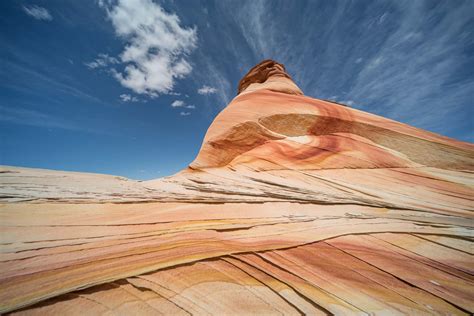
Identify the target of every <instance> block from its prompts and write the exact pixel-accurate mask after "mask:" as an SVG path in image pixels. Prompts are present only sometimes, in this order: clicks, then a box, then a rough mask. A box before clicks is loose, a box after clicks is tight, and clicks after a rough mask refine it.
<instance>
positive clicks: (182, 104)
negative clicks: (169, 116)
mask: <svg viewBox="0 0 474 316" xmlns="http://www.w3.org/2000/svg"><path fill="white" fill-rule="evenodd" d="M171 106H172V107H174V108H179V107H182V106H184V101H181V100H175V101H173V103H171Z"/></svg>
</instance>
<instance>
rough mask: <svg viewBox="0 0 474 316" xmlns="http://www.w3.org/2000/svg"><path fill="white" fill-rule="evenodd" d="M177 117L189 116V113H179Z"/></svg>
mask: <svg viewBox="0 0 474 316" xmlns="http://www.w3.org/2000/svg"><path fill="white" fill-rule="evenodd" d="M179 115H181V116H188V115H191V112H181V113H179Z"/></svg>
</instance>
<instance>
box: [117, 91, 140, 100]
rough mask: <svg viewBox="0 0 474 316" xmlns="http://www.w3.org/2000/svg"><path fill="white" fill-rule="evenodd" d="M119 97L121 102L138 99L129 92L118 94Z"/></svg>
mask: <svg viewBox="0 0 474 316" xmlns="http://www.w3.org/2000/svg"><path fill="white" fill-rule="evenodd" d="M120 99H121V100H122V101H123V102H138V101H139V100H138V98H137V97H133V96H131V95H130V94H125V93H124V94H121V95H120Z"/></svg>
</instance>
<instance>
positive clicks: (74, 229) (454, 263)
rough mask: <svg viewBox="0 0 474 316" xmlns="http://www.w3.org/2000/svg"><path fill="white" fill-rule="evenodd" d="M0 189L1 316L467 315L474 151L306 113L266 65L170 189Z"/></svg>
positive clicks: (127, 185) (369, 118)
mask: <svg viewBox="0 0 474 316" xmlns="http://www.w3.org/2000/svg"><path fill="white" fill-rule="evenodd" d="M0 177H1V180H0V181H1V184H2V186H1V188H0V196H1V197H2V201H3V202H2V205H1V209H0V216H1V217H0V224H1V258H0V311H1V312H3V313H5V312H12V313H13V314H38V315H40V314H41V315H44V314H46V315H48V314H57V315H83V314H84V313H87V314H89V315H95V314H107V315H115V314H127V315H129V314H145V315H146V314H153V315H155V314H173V315H174V314H178V315H181V314H182V315H185V314H186V315H189V314H199V315H200V314H214V315H222V314H245V315H247V314H258V315H261V314H280V315H281V314H289V315H293V314H298V315H301V314H308V315H331V314H335V315H344V314H346V315H353V314H404V315H415V314H439V315H447V314H454V315H465V314H472V312H474V303H473V302H474V299H473V298H474V297H473V293H474V276H473V274H474V260H473V250H472V249H473V248H472V247H473V243H472V242H473V235H472V229H473V226H474V223H473V216H472V214H473V213H472V211H473V196H474V194H473V193H474V190H473V187H474V146H473V145H472V144H468V143H464V142H460V141H456V140H453V139H449V138H446V137H442V136H439V135H436V134H433V133H429V132H426V131H423V130H420V129H417V128H414V127H411V126H408V125H405V124H401V123H399V122H395V121H391V120H388V119H385V118H382V117H379V116H375V115H372V114H369V113H365V112H362V111H358V110H355V109H351V108H348V107H345V106H341V105H338V104H335V103H331V102H327V101H323V100H318V99H313V98H309V97H306V96H304V95H303V94H302V92H301V90H300V89H299V88H298V87H297V86H296V85H295V84H294V83H293V81H292V80H291V77H290V76H289V75H288V74H287V73H286V71H285V68H284V67H283V65H281V64H278V63H276V62H274V61H269V60H267V61H264V62H262V63H261V64H259V65H257V66H255V67H254V68H252V69H251V70H250V71H249V73H248V74H247V75H246V76H245V77H244V78H243V79H242V80H241V82H240V84H239V94H238V95H237V96H236V97H235V99H234V100H233V101H232V102H231V103H230V104H229V105H228V106H227V108H226V109H224V110H223V111H222V112H221V113H220V114H219V115H218V116H217V117H216V119H215V121H214V122H213V123H212V125H211V126H210V128H209V130H208V132H207V134H206V136H205V139H204V142H203V145H202V148H201V150H200V152H199V154H198V156H197V157H196V159H195V160H194V161H193V163H191V164H190V166H189V167H188V168H187V169H185V170H183V171H182V172H180V173H178V174H176V175H174V176H171V177H166V178H162V179H157V180H153V181H144V182H139V181H133V180H129V179H125V178H122V177H113V176H106V175H97V174H86V173H73V172H58V171H49V170H40V169H26V168H16V167H8V166H5V167H2V169H1V172H0Z"/></svg>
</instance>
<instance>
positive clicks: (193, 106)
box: [185, 104, 196, 109]
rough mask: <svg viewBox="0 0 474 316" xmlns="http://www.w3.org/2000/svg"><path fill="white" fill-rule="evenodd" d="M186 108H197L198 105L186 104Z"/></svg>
mask: <svg viewBox="0 0 474 316" xmlns="http://www.w3.org/2000/svg"><path fill="white" fill-rule="evenodd" d="M185 108H186V109H195V108H196V106H195V105H192V104H190V105H186V106H185Z"/></svg>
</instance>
